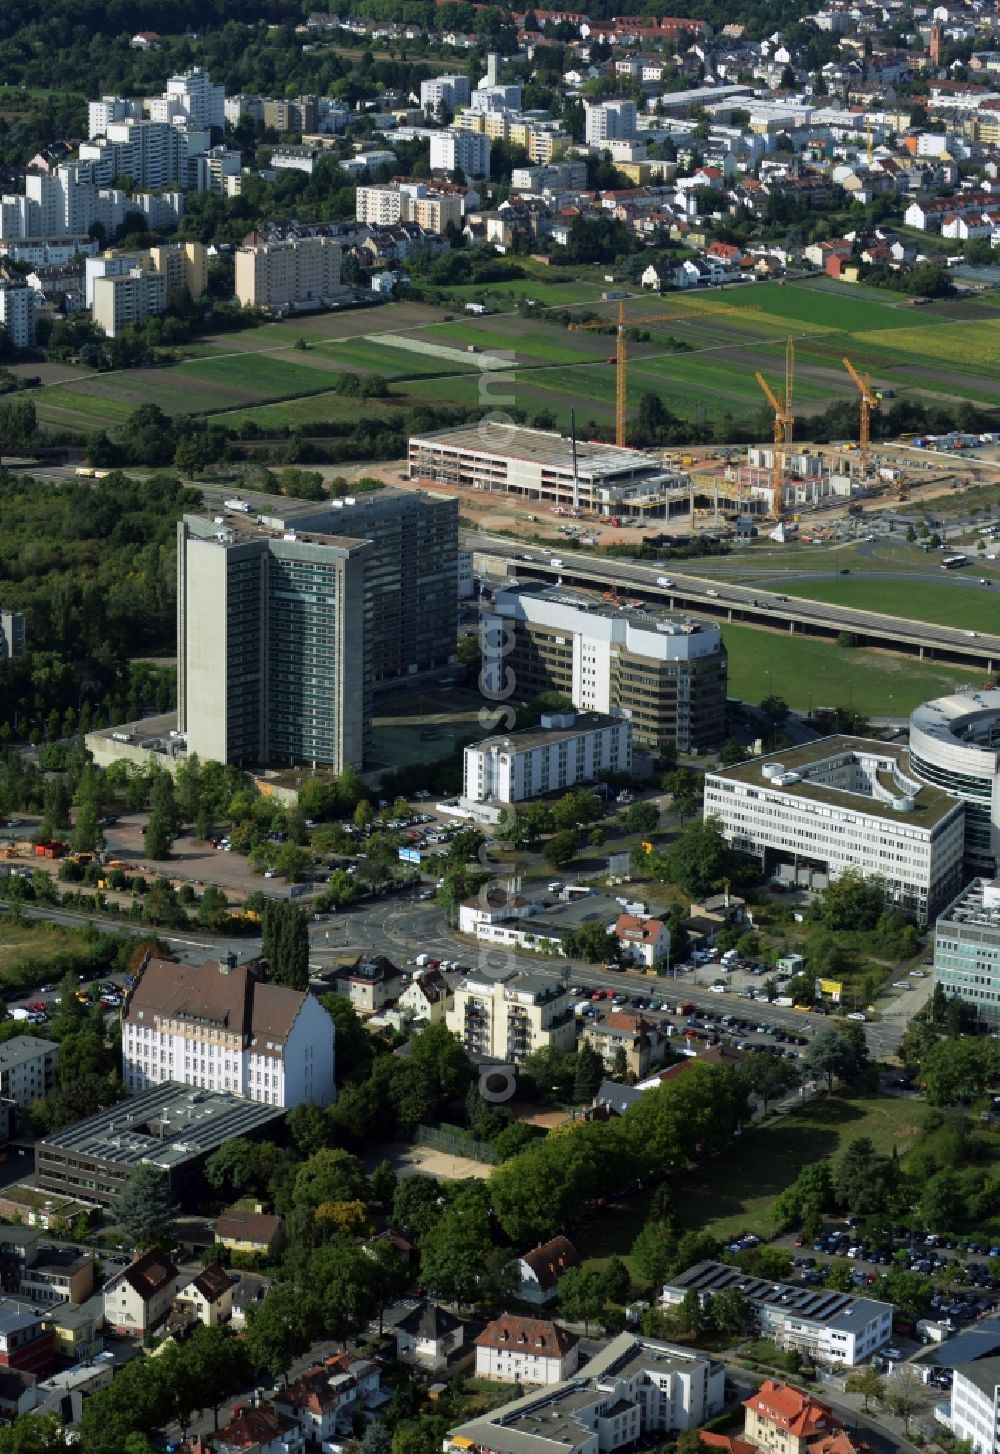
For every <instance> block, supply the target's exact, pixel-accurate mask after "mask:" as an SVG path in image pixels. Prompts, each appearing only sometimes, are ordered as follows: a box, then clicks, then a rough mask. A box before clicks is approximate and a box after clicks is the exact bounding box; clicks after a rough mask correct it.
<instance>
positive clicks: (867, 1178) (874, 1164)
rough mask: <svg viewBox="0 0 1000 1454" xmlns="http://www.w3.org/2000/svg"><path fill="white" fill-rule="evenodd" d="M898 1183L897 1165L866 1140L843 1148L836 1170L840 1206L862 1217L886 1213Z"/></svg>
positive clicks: (834, 1183) (834, 1184) (859, 1139)
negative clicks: (881, 1154)
mask: <svg viewBox="0 0 1000 1454" xmlns="http://www.w3.org/2000/svg"><path fill="white" fill-rule="evenodd" d="M898 1180H899V1175H898V1170H897V1167H896V1163H895V1161H894V1160H893V1159H892V1157H890V1156H880V1155H879V1154H878V1152H877V1151H876V1150H875V1147H874V1145H873V1144H872V1142H871V1141H870V1140H869V1139H868V1137H867V1136H858V1137H855V1139H854V1140H853V1141H850V1142H849V1143H848V1144H847V1146H846V1147H845V1148H844V1151H843V1153H842V1154H841V1156H840V1159H839V1161H838V1162H837V1165H836V1168H835V1170H834V1178H833V1186H834V1191H835V1193H836V1196H837V1200H838V1202H839V1203H840V1204H841V1206H843V1207H844V1208H846V1210H848V1211H850V1212H853V1213H856V1214H858V1215H860V1216H868V1215H871V1214H872V1213H875V1212H881V1211H884V1210H885V1208H886V1206H887V1204H888V1203H889V1200H890V1198H891V1196H892V1194H893V1192H894V1191H895V1189H896V1185H897V1182H898Z"/></svg>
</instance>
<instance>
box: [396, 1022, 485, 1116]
mask: <svg viewBox="0 0 1000 1454" xmlns="http://www.w3.org/2000/svg"><path fill="white" fill-rule="evenodd" d="M410 1064H411V1065H414V1066H417V1067H418V1068H420V1069H422V1070H425V1071H426V1072H427V1074H428V1076H429V1077H430V1079H431V1081H432V1083H433V1085H434V1088H435V1091H436V1094H437V1098H438V1101H439V1102H440V1103H443V1102H444V1101H450V1100H455V1099H456V1098H457V1097H458V1096H461V1095H464V1094H465V1091H466V1089H467V1088H468V1085H469V1080H470V1077H471V1074H472V1072H471V1071H470V1069H469V1062H468V1059H467V1058H466V1054H465V1051H464V1049H463V1048H462V1045H461V1044H460V1042H459V1040H458V1038H457V1037H456V1036H455V1035H453V1034H452V1032H451V1031H450V1030H449V1029H448V1028H447V1027H446V1026H445V1025H428V1026H427V1027H426V1028H425V1029H423V1030H421V1031H420V1032H419V1033H418V1034H416V1035H414V1036H413V1038H412V1039H411V1041H410Z"/></svg>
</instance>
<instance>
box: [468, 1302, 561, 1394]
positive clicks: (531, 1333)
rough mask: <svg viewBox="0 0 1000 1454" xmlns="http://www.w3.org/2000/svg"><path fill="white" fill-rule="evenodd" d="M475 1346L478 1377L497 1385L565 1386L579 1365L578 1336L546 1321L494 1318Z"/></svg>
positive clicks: (538, 1319) (508, 1316) (504, 1317)
mask: <svg viewBox="0 0 1000 1454" xmlns="http://www.w3.org/2000/svg"><path fill="white" fill-rule="evenodd" d="M475 1346H476V1377H477V1378H491V1379H495V1380H496V1382H498V1383H526V1384H532V1383H536V1384H550V1383H562V1382H563V1380H564V1379H567V1378H569V1377H570V1375H571V1374H574V1373H575V1372H576V1370H577V1367H578V1366H579V1362H580V1340H579V1338H578V1337H577V1336H576V1334H575V1333H571V1332H569V1331H568V1329H566V1328H561V1327H560V1326H559V1324H558V1323H550V1322H548V1321H547V1320H546V1319H544V1318H520V1317H514V1316H512V1315H510V1314H504V1316H503V1317H500V1318H494V1320H493V1321H492V1322H491V1323H487V1325H486V1327H485V1328H484V1329H483V1331H482V1332H481V1333H480V1334H479V1337H478V1338H477V1339H476V1342H475Z"/></svg>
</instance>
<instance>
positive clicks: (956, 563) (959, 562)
mask: <svg viewBox="0 0 1000 1454" xmlns="http://www.w3.org/2000/svg"><path fill="white" fill-rule="evenodd" d="M968 564H969V557H968V556H967V555H946V556H945V558H944V560H943V561H942V562H941V569H942V570H958V568H959V567H960V566H963V565H968Z"/></svg>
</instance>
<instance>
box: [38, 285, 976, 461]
mask: <svg viewBox="0 0 1000 1454" xmlns="http://www.w3.org/2000/svg"><path fill="white" fill-rule="evenodd" d="M557 276H558V278H559V279H560V281H554V282H550V281H549V280H548V279H546V278H545V277H544V276H543V275H542V270H540V269H539V270H538V272H537V273H533V274H532V275H531V276H529V277H526V278H524V279H518V280H515V281H513V282H509V283H502V284H491V285H488V286H486V287H481V286H479V285H469V287H468V288H464V289H462V288H457V289H452V290H449V299H454V301H452V302H450V303H449V308H450V309H451V310H452V311H448V309H446V308H443V307H432V306H430V305H427V304H423V303H412V302H402V303H393V304H388V305H385V306H381V307H372V308H365V309H360V310H359V309H350V310H347V309H345V310H343V311H339V312H335V313H329V314H322V315H316V316H310V317H304V318H295V319H290V320H287V321H284V322H280V323H273V324H266V325H264V326H262V327H260V328H252V329H245V330H243V331H241V332H236V333H225V334H219V335H216V336H213V337H209V338H205V339H201V340H199V341H198V342H197V343H196V344H193V345H191V346H190V348H189V349H187V350H184V352H185V353H186V354H187V355H188V356H187V357H185V358H184V359H183V360H182V361H180V362H178V363H175V364H172V365H167V366H164V367H160V368H155V369H135V370H130V371H128V372H123V373H118V374H113V375H108V374H104V375H97V374H93V373H91V372H89V371H88V370H84V369H63V370H61V371H60V377H58V378H45V377H44V376H43V382H42V386H41V388H39V389H38V390H37V391H36V392H35V394H34V396H33V397H34V401H35V404H36V408H37V410H38V413H39V418H40V419H41V420H42V422H43V423H45V424H49V425H51V426H53V427H56V428H67V427H70V428H80V429H94V428H98V427H109V428H110V427H114V426H115V425H117V424H120V423H121V422H122V420H123V419H124V418H125V417H127V415H128V413H129V412H130V411H131V409H133V408H135V407H137V406H138V404H140V403H142V402H144V401H147V400H152V401H154V402H156V403H158V404H159V405H160V406H161V407H162V408H164V409H165V410H167V411H168V412H170V413H183V412H191V413H201V414H209V415H215V414H219V415H222V416H224V417H226V416H231V415H232V414H233V413H234V411H235V412H237V413H242V411H245V410H247V409H259V408H260V407H262V406H265V405H268V404H275V403H278V402H279V401H288V400H294V399H298V398H304V397H307V396H309V395H320V394H323V393H326V392H327V391H329V390H330V386H331V376H332V375H334V374H336V373H337V372H341V371H348V372H361V373H376V374H379V375H381V376H382V377H384V378H385V379H387V380H388V381H390V382H392V383H394V384H407V385H409V384H413V385H419V386H420V387H419V392H420V394H421V396H422V397H423V398H425V399H426V401H427V402H429V403H435V402H442V401H443V402H448V403H457V402H461V403H468V404H470V405H475V404H477V403H478V402H480V397H481V396H480V393H479V375H480V372H481V370H482V365H483V361H482V359H481V357H480V355H482V354H487V355H488V354H489V353H491V352H497V353H501V354H504V355H506V356H507V357H508V358H510V357H511V355H512V359H511V362H512V363H513V365H514V366H513V367H512V368H510V369H509V370H505V378H504V387H503V393H504V399H503V404H504V406H505V407H509V406H510V405H511V404H513V405H515V406H518V407H520V408H523V409H524V410H525V412H526V414H527V415H528V417H529V418H531V417H533V416H535V415H537V414H540V413H542V412H543V411H544V412H546V413H548V414H551V415H552V416H553V418H554V419H555V421H556V424H557V426H559V427H566V426H567V425H568V423H569V414H570V410H571V409H574V408H575V409H577V411H578V412H579V413H582V416H583V417H582V418H581V421H580V422H581V423H592V424H593V426H595V427H596V428H597V429H598V430H599V431H601V432H602V433H603V432H604V431H605V430H608V431H610V428H611V426H612V423H613V418H614V400H615V370H614V368H613V367H610V366H609V360H613V359H614V357H615V353H616V343H615V338H614V335H613V333H612V332H610V331H609V332H602V331H599V330H591V329H584V328H567V327H566V325H565V322H561V321H557V320H556V319H555V318H554V317H548V316H546V314H547V310H548V309H563V308H566V307H571V308H572V307H576V306H579V307H580V310H581V312H582V311H583V310H584V308H587V309H589V310H590V311H592V312H595V313H598V314H599V315H601V316H602V317H605V318H606V319H607V323H608V325H609V328H610V326H611V325H612V324H613V322H614V320H615V318H616V316H617V309H618V304H617V302H611V301H606V302H605V301H602V300H601V297H600V294H601V292H602V291H604V290H605V288H606V283H605V281H604V279H603V275H602V274H601V272H600V270H598V269H594V270H592V271H591V272H590V273H586V272H584V271H582V270H574V271H573V272H572V273H570V274H567V273H566V272H561V273H559V274H558V275H557ZM466 296H467V297H469V298H473V297H474V298H476V299H477V300H480V301H481V300H483V299H486V298H488V300H489V302H490V305H491V306H493V307H494V308H495V309H496V310H497V311H495V312H493V313H491V314H488V315H485V316H482V317H478V316H476V317H474V316H472V315H466V314H464V313H461V312H460V311H459V310H461V308H462V306H463V299H464V298H465V297H466ZM522 297H527V298H529V299H531V300H533V301H534V302H535V303H536V305H537V306H536V308H535V310H534V316H530V315H529V316H521V314H520V313H519V312H518V311H517V307H518V300H519V299H520V298H522ZM626 306H627V312H628V313H629V314H630V315H631V316H632V317H633V318H634V319H635V320H636V321H635V324H634V328H635V333H634V334H633V336H632V339H631V340H630V346H629V360H630V366H631V373H630V396H631V400H632V404H633V407H635V405H636V404H637V402H638V398H639V396H640V395H641V394H642V393H643V392H644V391H647V390H648V391H652V392H655V393H657V394H659V395H660V396H661V397H662V399H663V402H664V404H665V405H666V407H667V408H668V409H670V410H672V411H673V412H675V413H677V414H679V415H681V416H684V417H689V418H697V419H702V420H706V421H710V420H720V421H724V420H725V418H726V416H728V415H732V416H733V417H735V418H738V419H740V420H744V421H745V420H752V419H761V418H762V417H763V413H766V405H765V402H764V399H763V397H762V395H761V392H760V389H759V388H758V385H757V383H756V380H755V378H754V375H755V373H756V372H757V371H758V370H760V371H762V372H763V373H764V374H765V375H766V376H767V377H768V378H769V379H771V380H772V382H773V383H775V384H777V383H778V382H779V381H780V380H781V379H782V378H783V373H784V347H785V338H786V335H791V336H793V337H794V339H795V345H796V372H795V405H796V410H797V412H798V413H799V414H800V416H802V415H808V414H810V413H815V412H818V411H822V410H823V409H825V408H826V407H827V405H828V404H829V403H830V402H832V401H833V400H835V399H853V398H854V397H855V390H854V386H853V384H852V383H851V380H850V379H849V377H848V375H847V373H846V371H845V370H844V367H843V364H842V362H841V360H842V358H843V357H844V355H845V354H846V355H848V356H849V357H851V358H852V359H853V360H854V362H855V364H856V365H857V366H858V367H859V368H861V369H864V370H868V371H870V372H871V374H872V377H873V381H874V383H875V384H876V386H877V387H880V388H888V389H892V390H893V391H894V393H895V395H896V396H897V397H906V396H909V397H914V398H921V399H923V400H924V401H925V402H926V401H937V402H940V401H943V400H956V401H961V400H973V401H976V402H979V403H993V404H998V405H1000V323H998V322H997V317H996V312H995V310H994V309H993V308H991V307H990V305H989V303H987V302H982V301H979V300H963V301H961V302H949V303H947V304H944V303H942V304H939V305H931V306H928V307H923V308H920V309H914V308H913V307H912V306H911V305H910V304H909V303H908V301H907V300H905V299H898V300H896V299H894V298H893V295H891V294H888V293H884V292H881V291H879V290H876V289H871V288H852V287H839V286H836V285H833V284H831V283H829V282H828V281H824V280H822V279H818V280H810V281H807V282H794V283H786V284H784V285H779V284H775V283H758V284H751V285H748V286H746V287H728V288H725V289H719V290H714V291H711V292H708V291H706V292H699V293H696V294H695V293H681V294H670V295H665V296H662V297H661V296H657V295H653V294H646V293H632V294H631V295H630V297H629V299H628V300H627V305H626ZM651 320H652V321H651ZM660 320H662V322H660ZM636 334H638V337H636ZM380 338H384V339H385V342H380V341H378V340H379V339H380ZM403 338H412V339H413V340H414V341H415V342H418V341H419V340H422V339H426V341H427V342H428V343H438V344H444V345H446V346H448V347H449V348H450V349H452V350H454V352H452V353H450V354H448V355H445V356H435V355H433V354H430V353H422V352H420V351H419V350H417V349H411V348H409V347H406V346H404V345H403V344H402V342H401V340H402V339H403ZM942 359H943V360H945V361H947V362H948V364H949V365H950V366H951V367H949V368H948V370H947V371H943V370H942V369H941V368H940V367H938V366H937V364H938V362H939V360H942ZM24 367H25V368H28V367H29V366H24ZM30 367H31V368H34V366H30ZM495 382H497V383H498V381H495ZM405 392H407V393H409V392H411V390H410V389H409V388H408V389H407V390H405ZM286 417H288V418H289V419H290V418H291V417H292V415H291V414H289V415H287V416H286ZM308 417H310V418H313V419H315V418H322V417H323V415H322V414H318V413H316V412H315V411H313V410H310V411H309V416H308ZM331 417H336V416H335V415H332V416H331ZM762 428H763V425H762Z"/></svg>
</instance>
